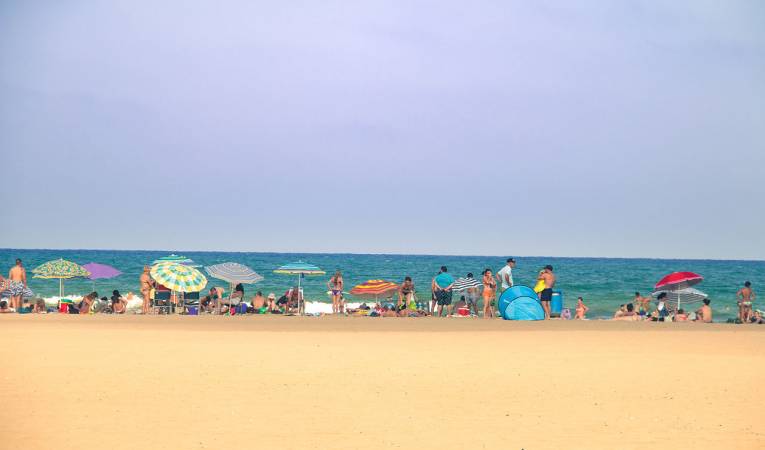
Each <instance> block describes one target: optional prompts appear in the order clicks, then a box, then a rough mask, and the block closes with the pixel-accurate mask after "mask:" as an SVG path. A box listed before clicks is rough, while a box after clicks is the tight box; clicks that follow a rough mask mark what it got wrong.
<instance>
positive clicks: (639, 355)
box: [0, 315, 765, 450]
mask: <svg viewBox="0 0 765 450" xmlns="http://www.w3.org/2000/svg"><path fill="white" fill-rule="evenodd" d="M0 340H1V341H2V342H3V343H4V345H3V346H2V347H0V361H1V362H0V364H1V366H0V367H2V371H1V372H2V381H3V382H2V386H0V397H1V400H2V401H1V403H0V421H1V423H2V430H3V431H2V433H1V435H0V436H1V437H0V448H3V449H21V448H24V449H78V450H89V449H103V448H108V449H110V450H119V449H136V448H146V449H200V448H207V449H229V448H264V449H267V448H279V449H291V448H315V449H389V448H418V449H431V448H432V449H447V448H449V449H451V448H454V449H458V448H459V449H483V448H488V449H521V448H523V449H526V450H531V449H546V448H559V449H564V448H565V449H575V448H581V449H600V448H602V449H633V448H651V449H657V448H710V449H713V448H714V449H720V448H736V449H748V448H751V449H754V448H763V447H765V424H764V422H763V416H762V415H763V411H765V401H764V400H763V398H762V395H761V389H762V388H763V386H765V327H762V326H731V325H724V324H713V325H701V324H692V323H687V324H670V323H667V324H660V323H626V322H621V323H616V322H602V321H591V322H573V321H568V322H562V321H552V322H547V323H508V322H505V321H501V320H488V321H486V320H481V319H478V320H474V319H442V320H438V319H432V318H420V319H399V318H386V319H373V318H363V317H359V318H344V317H319V318H297V317H273V316H267V317H141V316H125V317H116V316H91V317H80V316H66V315H48V316H32V315H27V316H17V315H7V316H3V317H0Z"/></svg>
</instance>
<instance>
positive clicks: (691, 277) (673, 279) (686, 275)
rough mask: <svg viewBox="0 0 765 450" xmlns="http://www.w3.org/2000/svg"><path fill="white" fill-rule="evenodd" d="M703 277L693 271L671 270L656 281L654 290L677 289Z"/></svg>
mask: <svg viewBox="0 0 765 450" xmlns="http://www.w3.org/2000/svg"><path fill="white" fill-rule="evenodd" d="M703 280H704V277H702V276H701V275H699V274H697V273H693V272H673V273H671V274H669V275H667V276H665V277H664V278H662V279H661V280H659V282H658V283H656V286H654V289H655V290H657V291H658V290H667V291H670V290H679V289H685V288H688V287H691V286H694V285H697V284H699V283H701V282H702V281H703Z"/></svg>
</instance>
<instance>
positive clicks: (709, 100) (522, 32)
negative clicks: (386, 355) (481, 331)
mask: <svg viewBox="0 0 765 450" xmlns="http://www.w3.org/2000/svg"><path fill="white" fill-rule="evenodd" d="M763 24H765V3H764V2H760V1H756V0H754V1H726V2H719V1H699V0H693V1H673V2H663V1H657V2H650V1H623V2H612V1H580V2H558V1H534V2H528V1H523V2H521V1H472V2H464V1H450V0H442V1H427V2H425V1H406V2H390V1H364V2H351V1H346V2H342V1H331V0H330V1H322V2H301V1H293V2H266V1H234V0H230V1H221V2H208V1H189V0H183V1H164V2H154V1H143V0H131V1H76V0H72V1H50V2H46V1H21V0H19V1H4V2H2V3H0V30H2V31H1V33H2V39H0V99H2V100H1V101H0V161H2V162H1V164H2V168H3V170H2V173H3V174H2V175H0V183H2V190H1V192H0V203H1V204H2V205H3V207H2V213H0V247H4V248H62V249H64V248H93V249H162V250H187V251H188V250H214V251H228V250H231V251H275V252H350V253H404V254H407V253H418V254H457V255H459V254H464V255H519V256H523V255H539V256H605V257H657V258H709V259H715V258H721V259H758V260H761V259H765V258H764V254H765V234H764V233H763V224H765V201H763V198H765V177H763V169H764V168H765V82H763V81H765V27H764V26H763Z"/></svg>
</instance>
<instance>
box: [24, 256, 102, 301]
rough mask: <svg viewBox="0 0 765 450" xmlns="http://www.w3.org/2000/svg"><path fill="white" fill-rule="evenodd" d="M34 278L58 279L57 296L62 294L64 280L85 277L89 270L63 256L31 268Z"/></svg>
mask: <svg viewBox="0 0 765 450" xmlns="http://www.w3.org/2000/svg"><path fill="white" fill-rule="evenodd" d="M32 273H33V274H34V278H43V279H46V280H54V279H55V280H58V296H59V297H63V296H64V280H68V279H69V278H79V277H87V276H89V275H90V272H88V271H87V269H85V268H84V267H82V266H81V265H79V264H76V263H73V262H72V261H67V260H65V259H63V258H59V259H55V260H53V261H48V262H46V263H45V264H42V265H40V266H37V267H35V268H34V269H32Z"/></svg>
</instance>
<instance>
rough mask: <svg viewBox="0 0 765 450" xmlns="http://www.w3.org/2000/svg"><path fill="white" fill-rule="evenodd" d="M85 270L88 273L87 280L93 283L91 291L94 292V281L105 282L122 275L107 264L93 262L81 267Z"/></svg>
mask: <svg viewBox="0 0 765 450" xmlns="http://www.w3.org/2000/svg"><path fill="white" fill-rule="evenodd" d="M82 267H83V268H84V269H85V270H87V271H88V272H90V275H88V278H90V279H91V280H92V281H93V290H94V291H95V290H96V280H105V279H108V278H114V277H117V276H120V275H122V272H120V271H119V270H117V269H115V268H114V267H112V266H109V265H107V264H99V263H95V262H91V263H87V264H85V265H83V266H82Z"/></svg>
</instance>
